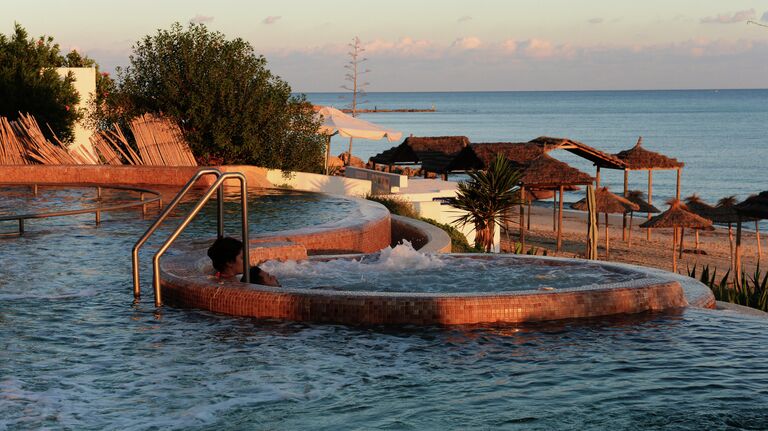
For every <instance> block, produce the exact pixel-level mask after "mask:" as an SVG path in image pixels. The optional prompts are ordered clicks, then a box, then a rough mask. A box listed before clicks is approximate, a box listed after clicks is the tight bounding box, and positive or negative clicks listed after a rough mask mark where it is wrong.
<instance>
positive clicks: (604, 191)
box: [571, 187, 640, 214]
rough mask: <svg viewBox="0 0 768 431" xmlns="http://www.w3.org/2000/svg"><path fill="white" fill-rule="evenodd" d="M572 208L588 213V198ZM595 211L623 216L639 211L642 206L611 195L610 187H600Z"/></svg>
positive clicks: (597, 191)
mask: <svg viewBox="0 0 768 431" xmlns="http://www.w3.org/2000/svg"><path fill="white" fill-rule="evenodd" d="M571 208H573V209H576V210H581V211H588V210H589V208H588V207H587V198H584V199H582V200H580V201H578V202H576V203H574V204H572V205H571ZM595 209H596V211H597V212H599V213H610V214H617V213H618V214H623V213H626V212H630V211H637V210H639V209H640V206H639V205H637V204H636V203H633V202H631V201H630V200H628V199H625V198H623V197H621V196H619V195H615V194H613V193H611V192H610V191H609V190H608V187H600V188H598V189H597V190H595Z"/></svg>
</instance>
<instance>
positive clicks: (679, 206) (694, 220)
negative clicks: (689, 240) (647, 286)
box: [640, 200, 712, 272]
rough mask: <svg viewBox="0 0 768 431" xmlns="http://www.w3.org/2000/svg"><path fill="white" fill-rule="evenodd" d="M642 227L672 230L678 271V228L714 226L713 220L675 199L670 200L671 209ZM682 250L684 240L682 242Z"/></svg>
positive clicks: (674, 261)
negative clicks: (694, 211) (693, 211)
mask: <svg viewBox="0 0 768 431" xmlns="http://www.w3.org/2000/svg"><path fill="white" fill-rule="evenodd" d="M640 227H642V228H648V229H652V228H669V227H671V228H672V229H673V232H672V271H674V272H677V250H676V249H677V230H678V228H686V227H687V228H692V229H707V228H710V227H712V222H711V221H709V220H708V219H705V218H704V217H701V216H698V215H696V214H694V213H692V212H691V211H689V210H688V208H687V207H686V206H685V204H683V203H682V202H680V201H679V200H674V201H672V202H670V204H669V209H667V210H666V211H664V212H663V213H661V214H659V215H657V216H654V217H652V218H651V219H650V220H648V221H646V222H645V223H643V224H641V225H640ZM681 250H682V242H681Z"/></svg>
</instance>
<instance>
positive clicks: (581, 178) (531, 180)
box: [520, 154, 594, 188]
mask: <svg viewBox="0 0 768 431" xmlns="http://www.w3.org/2000/svg"><path fill="white" fill-rule="evenodd" d="M522 170H523V176H522V178H521V179H520V182H521V183H522V184H523V185H524V186H526V187H539V188H540V187H555V186H561V185H562V186H565V185H578V184H592V182H593V181H594V178H592V177H591V176H589V175H588V174H585V173H584V172H581V171H580V170H578V169H576V168H573V167H571V166H569V165H568V164H567V163H564V162H561V161H560V160H557V159H555V158H552V157H551V156H548V155H546V154H542V155H540V156H539V157H537V158H536V159H534V160H533V161H531V162H529V163H528V164H527V165H524V166H523V167H522Z"/></svg>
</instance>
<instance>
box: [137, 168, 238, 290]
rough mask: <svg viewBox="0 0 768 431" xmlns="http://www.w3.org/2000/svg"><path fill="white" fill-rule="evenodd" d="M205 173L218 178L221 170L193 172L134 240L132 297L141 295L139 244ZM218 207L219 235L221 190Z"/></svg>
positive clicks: (153, 230) (220, 230)
mask: <svg viewBox="0 0 768 431" xmlns="http://www.w3.org/2000/svg"><path fill="white" fill-rule="evenodd" d="M205 175H214V176H216V178H220V177H221V175H222V172H221V171H220V170H218V169H213V168H211V169H200V170H199V171H197V172H196V173H195V175H193V176H192V178H190V179H189V181H187V183H186V184H184V187H182V188H181V190H179V192H178V193H177V194H176V197H175V198H173V200H172V201H171V202H170V203H169V204H168V206H167V207H165V209H164V210H163V212H162V213H161V214H160V215H159V216H158V217H157V220H155V222H154V223H152V226H150V227H149V228H148V229H147V231H146V232H144V235H142V236H141V238H139V240H138V241H136V244H134V245H133V249H132V251H131V254H132V263H133V297H134V298H136V299H137V300H138V299H139V297H140V296H141V285H140V281H139V249H140V248H141V246H143V245H144V243H145V242H147V240H148V239H149V237H150V236H152V234H153V233H155V231H156V230H157V228H158V227H160V225H161V224H162V223H163V222H164V221H165V219H166V218H168V216H169V215H170V214H171V212H172V211H173V210H174V209H175V208H176V206H177V205H178V204H179V202H181V200H182V199H183V198H184V196H185V195H186V194H187V192H189V190H190V189H191V188H192V187H194V185H195V183H196V182H197V180H199V179H200V178H202V177H203V176H205ZM218 197H219V198H220V199H219V208H221V209H222V210H221V211H218V212H217V214H219V220H218V234H219V236H224V224H223V220H222V219H221V214H222V213H223V208H224V202H223V201H224V199H223V198H222V197H223V192H222V193H220V194H219V196H218Z"/></svg>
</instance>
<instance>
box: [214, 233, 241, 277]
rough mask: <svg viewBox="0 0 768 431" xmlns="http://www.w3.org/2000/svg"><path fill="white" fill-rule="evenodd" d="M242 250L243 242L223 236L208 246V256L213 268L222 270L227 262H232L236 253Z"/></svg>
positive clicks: (235, 257)
mask: <svg viewBox="0 0 768 431" xmlns="http://www.w3.org/2000/svg"><path fill="white" fill-rule="evenodd" d="M241 251H243V242H242V241H240V240H239V239H235V238H232V237H230V236H225V237H221V238H218V239H217V240H216V241H214V242H213V244H212V245H211V246H210V247H208V257H210V258H211V262H212V263H213V267H214V269H216V271H219V272H222V271H224V270H225V269H226V268H227V264H228V263H229V262H234V261H235V259H237V255H238V254H240V252H241Z"/></svg>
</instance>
